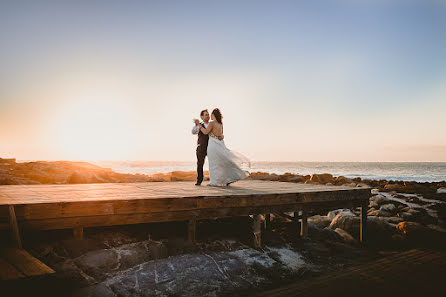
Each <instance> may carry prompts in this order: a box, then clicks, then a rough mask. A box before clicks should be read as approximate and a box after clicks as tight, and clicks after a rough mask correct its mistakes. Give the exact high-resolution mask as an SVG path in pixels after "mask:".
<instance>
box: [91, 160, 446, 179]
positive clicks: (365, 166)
mask: <svg viewBox="0 0 446 297" xmlns="http://www.w3.org/2000/svg"><path fill="white" fill-rule="evenodd" d="M91 163H93V164H96V165H99V166H102V167H108V168H111V169H113V170H114V171H116V172H120V173H133V174H135V173H140V174H148V175H151V174H155V173H166V172H171V171H194V170H196V164H195V162H174V161H166V162H160V161H93V162H91ZM245 169H247V170H248V171H250V172H257V171H262V172H269V173H276V174H283V173H286V172H290V173H293V174H301V175H306V174H313V173H331V174H333V175H334V176H339V175H343V176H345V177H349V178H353V177H360V178H362V179H387V180H405V181H418V182H434V181H437V182H438V181H444V180H446V162H252V163H251V166H250V168H245ZM205 170H207V163H206V164H205Z"/></svg>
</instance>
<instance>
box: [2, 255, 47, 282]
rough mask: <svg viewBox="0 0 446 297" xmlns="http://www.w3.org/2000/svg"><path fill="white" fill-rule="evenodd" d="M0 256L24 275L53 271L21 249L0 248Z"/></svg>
mask: <svg viewBox="0 0 446 297" xmlns="http://www.w3.org/2000/svg"><path fill="white" fill-rule="evenodd" d="M0 256H1V257H2V258H4V259H5V260H6V261H8V262H9V263H10V264H12V265H13V266H14V267H15V268H16V269H17V270H19V271H20V272H21V273H22V274H23V275H25V276H37V275H44V274H51V273H55V271H54V270H53V269H51V268H49V267H48V266H47V265H45V264H44V263H42V262H40V261H39V260H38V259H36V258H34V257H33V256H31V255H30V254H29V253H28V252H27V251H25V250H23V249H16V248H3V249H1V250H0Z"/></svg>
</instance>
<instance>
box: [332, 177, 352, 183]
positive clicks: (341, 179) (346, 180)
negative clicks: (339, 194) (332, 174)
mask: <svg viewBox="0 0 446 297" xmlns="http://www.w3.org/2000/svg"><path fill="white" fill-rule="evenodd" d="M334 183H335V185H344V184H351V183H353V180H351V179H349V178H347V177H345V176H342V175H341V176H338V177H336V179H335V181H334Z"/></svg>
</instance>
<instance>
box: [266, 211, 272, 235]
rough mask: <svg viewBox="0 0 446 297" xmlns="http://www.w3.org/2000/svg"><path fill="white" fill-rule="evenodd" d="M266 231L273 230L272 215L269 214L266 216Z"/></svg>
mask: <svg viewBox="0 0 446 297" xmlns="http://www.w3.org/2000/svg"><path fill="white" fill-rule="evenodd" d="M265 230H266V231H270V230H271V214H269V213H267V214H265Z"/></svg>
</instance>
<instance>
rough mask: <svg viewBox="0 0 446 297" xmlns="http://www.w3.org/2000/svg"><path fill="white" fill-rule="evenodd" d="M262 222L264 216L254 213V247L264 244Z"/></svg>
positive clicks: (257, 247)
mask: <svg viewBox="0 0 446 297" xmlns="http://www.w3.org/2000/svg"><path fill="white" fill-rule="evenodd" d="M261 222H262V218H261V216H260V215H258V214H257V215H254V221H253V224H252V233H253V239H254V242H253V244H254V248H256V249H259V248H261V246H262V241H261V235H262V231H261V228H260V225H261Z"/></svg>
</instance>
